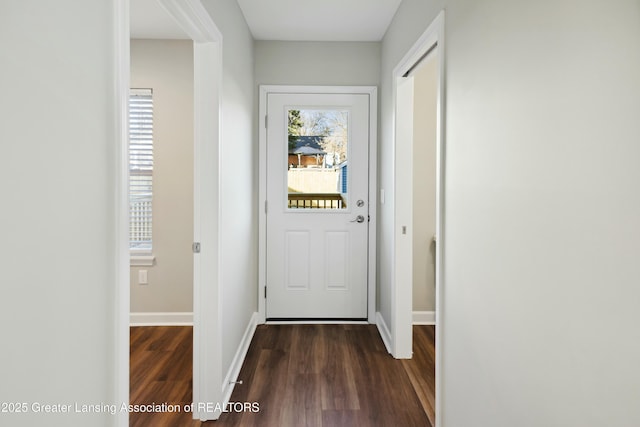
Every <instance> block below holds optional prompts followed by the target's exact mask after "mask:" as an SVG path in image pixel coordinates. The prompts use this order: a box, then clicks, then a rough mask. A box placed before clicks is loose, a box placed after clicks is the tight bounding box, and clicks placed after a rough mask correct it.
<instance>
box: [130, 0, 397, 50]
mask: <svg viewBox="0 0 640 427" xmlns="http://www.w3.org/2000/svg"><path fill="white" fill-rule="evenodd" d="M215 1H232V0H215ZM401 1H402V0H237V2H238V5H239V6H240V9H241V10H242V13H243V14H244V17H245V19H246V21H247V24H248V25H249V28H250V29H251V33H252V34H253V37H254V38H255V39H256V40H291V41H380V40H382V37H384V34H385V32H386V31H387V28H388V27H389V24H390V23H391V20H392V19H393V16H394V15H395V13H396V10H397V9H398V6H399V5H400V2H401ZM374 5H375V6H374ZM131 38H145V39H186V38H188V37H187V36H186V35H185V34H184V32H183V31H182V30H181V29H180V28H179V27H178V26H177V24H176V23H175V22H174V21H173V19H172V18H171V16H169V14H168V13H167V12H166V11H165V10H164V8H163V7H162V6H161V5H160V4H159V2H158V0H131Z"/></svg>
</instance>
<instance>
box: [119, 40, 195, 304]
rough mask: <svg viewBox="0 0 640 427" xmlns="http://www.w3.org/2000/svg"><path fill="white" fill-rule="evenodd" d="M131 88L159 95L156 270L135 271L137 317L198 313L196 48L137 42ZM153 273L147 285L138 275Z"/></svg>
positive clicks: (133, 301) (155, 176)
mask: <svg viewBox="0 0 640 427" xmlns="http://www.w3.org/2000/svg"><path fill="white" fill-rule="evenodd" d="M131 87H134V88H151V89H153V107H154V117H153V119H154V122H153V126H154V129H153V130H154V135H153V136H154V140H153V144H154V147H153V150H154V153H153V154H154V159H153V160H154V169H153V254H154V255H155V257H156V263H155V265H154V266H152V267H131V312H191V311H193V254H192V252H191V243H192V241H193V42H191V41H190V40H132V41H131ZM139 270H147V271H148V281H149V284H147V285H140V284H139V283H138V271H139Z"/></svg>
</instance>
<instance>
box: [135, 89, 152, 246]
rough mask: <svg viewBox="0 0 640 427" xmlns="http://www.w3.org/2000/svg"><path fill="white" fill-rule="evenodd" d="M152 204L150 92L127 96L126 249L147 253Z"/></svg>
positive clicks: (143, 91)
mask: <svg viewBox="0 0 640 427" xmlns="http://www.w3.org/2000/svg"><path fill="white" fill-rule="evenodd" d="M152 200H153V91H152V90H151V89H131V92H130V94H129V248H130V250H131V251H132V252H137V253H151V249H152V234H151V230H152V224H153V215H152Z"/></svg>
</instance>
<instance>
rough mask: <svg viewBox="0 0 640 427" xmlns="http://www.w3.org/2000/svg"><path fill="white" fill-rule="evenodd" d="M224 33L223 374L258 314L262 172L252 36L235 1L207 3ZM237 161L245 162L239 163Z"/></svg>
mask: <svg viewBox="0 0 640 427" xmlns="http://www.w3.org/2000/svg"><path fill="white" fill-rule="evenodd" d="M203 4H204V6H205V7H206V8H207V10H208V11H209V13H210V14H211V17H212V18H213V20H214V21H215V23H216V25H217V26H218V28H219V29H220V31H221V32H222V34H223V37H224V41H223V67H224V68H223V70H222V73H223V75H222V85H223V86H222V142H221V148H220V158H221V165H220V177H221V182H220V187H221V188H220V197H221V200H220V206H221V208H222V213H221V216H220V225H221V227H220V239H221V251H220V256H221V259H220V277H221V282H220V283H221V295H222V303H221V306H222V331H223V333H222V338H223V342H222V362H223V363H222V373H223V375H225V374H226V373H227V371H228V369H229V366H230V365H231V361H232V359H233V356H234V355H235V352H236V350H237V349H238V346H239V345H240V340H241V338H242V335H243V334H244V332H245V329H246V327H247V325H248V323H249V320H250V318H251V316H252V314H253V313H255V312H256V311H257V310H258V291H257V281H258V206H257V203H258V174H257V168H255V167H252V165H257V153H258V150H257V140H256V138H255V135H254V127H255V125H256V120H254V115H253V93H254V91H253V84H254V83H253V82H254V80H253V69H254V67H253V38H252V37H251V33H250V32H249V28H248V27H247V24H246V22H245V20H244V16H243V15H242V12H241V11H240V8H239V7H238V5H237V3H236V2H234V1H223V2H221V1H217V0H205V1H203ZM237 159H246V163H244V164H243V163H238V161H237ZM225 386H226V385H225Z"/></svg>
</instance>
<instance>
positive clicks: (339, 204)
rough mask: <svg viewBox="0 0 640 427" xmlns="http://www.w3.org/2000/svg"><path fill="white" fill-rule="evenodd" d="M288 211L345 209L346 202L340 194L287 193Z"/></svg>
mask: <svg viewBox="0 0 640 427" xmlns="http://www.w3.org/2000/svg"><path fill="white" fill-rule="evenodd" d="M288 207H289V208H290V209H345V208H346V207H347V201H346V200H345V198H344V196H343V195H342V194H340V193H289V203H288Z"/></svg>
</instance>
